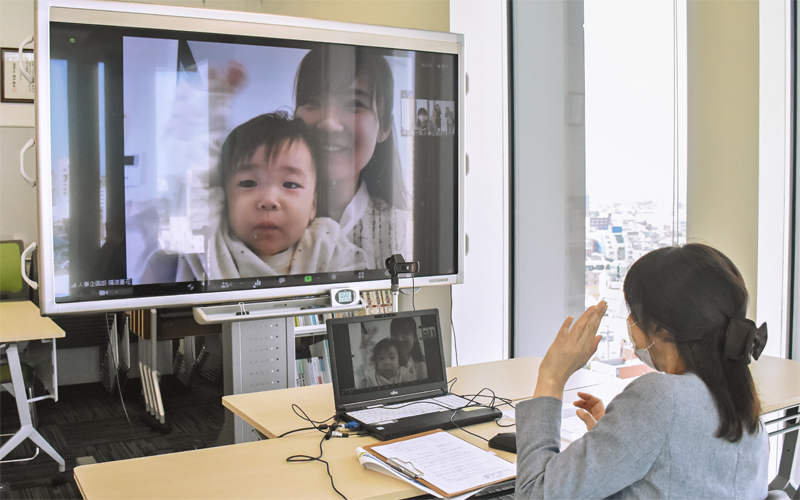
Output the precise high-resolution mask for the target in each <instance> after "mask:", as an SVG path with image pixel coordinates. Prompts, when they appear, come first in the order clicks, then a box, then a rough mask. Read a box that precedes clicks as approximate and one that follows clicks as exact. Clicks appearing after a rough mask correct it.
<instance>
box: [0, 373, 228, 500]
mask: <svg viewBox="0 0 800 500" xmlns="http://www.w3.org/2000/svg"><path fill="white" fill-rule="evenodd" d="M122 395H123V398H122V399H124V401H125V407H124V409H123V405H122V403H121V401H120V396H119V391H115V392H114V394H111V393H109V392H108V391H107V390H106V389H105V388H104V387H103V385H102V384H101V383H99V382H98V383H96V384H80V385H71V386H64V387H60V388H59V398H58V402H56V401H53V400H52V399H47V400H43V401H40V402H38V403H36V412H37V415H38V424H37V426H36V428H37V430H38V431H39V433H40V434H41V435H42V436H43V437H44V438H45V439H46V440H47V442H49V443H50V444H51V445H52V446H53V448H55V449H56V451H57V452H58V453H59V454H61V456H62V457H63V458H64V460H65V461H66V472H64V473H63V474H62V473H59V471H58V464H56V462H55V461H54V460H53V459H52V458H50V456H49V455H47V454H46V453H44V452H43V451H40V453H39V455H38V456H37V457H36V458H35V459H33V460H31V461H28V462H13V463H3V464H0V498H3V499H9V500H11V499H37V500H39V499H41V500H44V499H81V498H82V496H81V493H80V490H79V489H78V486H77V484H76V483H75V479H74V477H73V472H72V471H73V469H74V468H75V467H76V466H77V459H78V458H82V457H92V458H93V459H94V461H96V462H97V463H102V462H110V461H114V460H124V459H127V458H137V457H144V456H151V455H158V454H163V453H173V452H178V451H186V450H192V449H199V448H205V447H210V446H214V444H215V442H216V439H217V436H218V435H219V432H220V430H221V429H222V424H223V421H224V408H223V406H222V382H221V381H220V382H218V383H213V382H209V381H208V380H206V379H204V378H203V377H196V378H195V379H194V380H193V382H192V385H191V386H190V387H187V386H185V385H183V384H182V383H181V382H179V381H178V379H177V378H176V377H174V376H172V375H167V376H164V377H163V378H162V380H161V395H162V400H163V402H164V411H165V413H166V416H167V418H166V423H167V426H169V427H170V428H171V430H170V432H168V433H162V432H161V431H162V430H164V428H157V426H155V425H153V426H152V427H151V425H149V423H148V420H149V422H150V424H152V423H153V420H152V419H149V418H148V414H147V412H146V410H145V407H144V399H143V397H142V393H141V384H140V382H139V379H132V380H128V381H126V382H125V383H124V385H123V387H122ZM126 410H127V416H126ZM18 429H19V417H18V414H17V408H16V402H15V400H14V398H13V397H12V396H11V395H10V394H8V393H6V392H3V393H2V394H0V433H3V434H10V433H13V432H16V431H17V430H18ZM6 439H8V437H4V438H3V440H6ZM35 452H36V447H35V445H34V444H33V442H32V441H30V440H29V439H27V440H25V442H24V443H23V444H21V445H19V446H18V447H17V448H16V449H15V450H14V451H12V452H11V454H9V455H8V456H7V457H5V460H9V459H11V460H13V459H19V458H25V457H29V456H32V455H33V454H34V453H35Z"/></svg>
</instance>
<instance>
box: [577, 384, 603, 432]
mask: <svg viewBox="0 0 800 500" xmlns="http://www.w3.org/2000/svg"><path fill="white" fill-rule="evenodd" d="M578 397H579V398H581V399H579V400H577V401H575V402H574V403H572V404H573V405H575V406H577V407H578V408H579V409H578V410H577V411H576V412H575V413H576V414H577V415H578V418H580V419H581V420H583V422H584V423H585V424H586V429H587V430H592V428H593V427H594V426H595V425H597V421H598V420H600V419H601V418H603V415H605V414H606V407H605V406H603V401H602V400H601V399H600V398H598V397H596V396H592V395H591V394H589V393H587V392H578Z"/></svg>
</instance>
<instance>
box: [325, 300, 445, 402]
mask: <svg viewBox="0 0 800 500" xmlns="http://www.w3.org/2000/svg"><path fill="white" fill-rule="evenodd" d="M331 334H332V335H333V339H332V342H331V346H332V349H334V351H335V352H334V353H333V354H334V359H335V363H336V378H337V380H338V390H339V394H340V395H341V396H354V395H358V394H366V393H369V392H373V391H376V390H382V389H390V388H405V387H411V386H415V385H420V384H425V385H427V384H432V383H441V382H443V381H444V368H443V366H444V361H443V356H442V351H441V345H442V343H441V339H440V338H439V335H440V332H439V327H438V318H437V317H436V314H423V315H420V316H406V315H403V316H400V317H393V318H385V317H384V318H381V317H377V318H375V319H374V320H366V321H361V322H348V323H343V324H335V325H332V329H331Z"/></svg>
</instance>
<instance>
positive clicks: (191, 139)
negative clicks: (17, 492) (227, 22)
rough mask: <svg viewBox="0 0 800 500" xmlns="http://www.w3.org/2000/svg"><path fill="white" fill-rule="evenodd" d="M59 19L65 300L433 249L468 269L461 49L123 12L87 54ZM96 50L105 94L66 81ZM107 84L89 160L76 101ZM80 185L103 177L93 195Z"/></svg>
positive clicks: (366, 265)
mask: <svg viewBox="0 0 800 500" xmlns="http://www.w3.org/2000/svg"><path fill="white" fill-rule="evenodd" d="M58 29H59V28H58V27H57V26H56V28H55V31H56V34H55V35H54V36H53V40H54V42H53V51H52V52H53V61H52V62H51V72H52V77H51V79H52V80H53V82H54V83H53V85H52V91H51V93H52V102H53V104H52V106H53V113H52V115H53V120H52V125H51V128H52V136H53V138H54V139H53V143H54V144H53V148H52V150H53V185H54V189H53V191H54V199H53V206H54V213H55V214H57V215H56V218H55V219H54V221H53V228H54V240H55V248H54V255H55V273H56V295H57V297H60V298H61V299H62V301H68V300H72V299H75V300H79V299H80V298H81V297H82V296H85V295H86V294H87V293H91V290H89V291H87V290H83V289H85V288H89V289H91V288H97V287H101V288H103V287H105V288H108V287H111V286H115V285H124V286H125V287H127V288H126V289H127V290H130V291H131V292H130V293H132V294H134V295H139V294H142V293H148V292H147V290H148V288H152V287H153V286H156V285H164V284H170V283H184V282H189V283H197V284H198V286H199V287H200V288H202V290H203V291H218V290H225V289H228V288H237V287H239V288H241V287H251V283H250V282H253V283H257V284H258V285H261V284H262V283H265V284H268V286H291V285H293V284H302V281H303V279H304V277H305V276H307V275H311V274H315V275H316V274H319V275H325V276H327V277H328V280H329V281H330V282H337V281H339V282H345V281H353V280H354V279H355V278H358V279H382V278H383V277H384V268H385V265H384V262H385V259H386V258H387V257H388V256H390V255H392V254H402V255H403V256H404V257H406V259H407V260H412V259H415V260H420V261H421V262H423V265H422V274H423V275H425V274H426V271H427V274H429V275H436V274H448V273H453V272H456V269H455V268H456V262H457V258H456V255H455V253H456V252H455V251H454V248H455V245H454V243H453V238H454V237H455V234H456V227H455V224H456V220H455V216H454V214H455V213H457V207H456V203H457V200H456V199H455V198H456V194H455V193H456V179H457V177H456V172H457V153H456V151H457V147H456V123H457V120H456V114H455V113H456V100H455V99H456V98H455V95H456V92H457V87H456V78H455V75H456V68H455V62H456V57H455V56H454V55H450V54H433V53H426V52H414V51H401V50H389V49H380V48H373V47H357V46H350V45H335V44H325V43H313V42H299V41H287V40H264V39H256V40H252V39H248V38H244V37H228V38H230V39H231V40H235V42H236V43H232V42H231V41H217V40H219V39H220V38H221V36H220V35H218V36H216V38H212V37H211V36H203V35H197V37H196V38H197V39H186V37H185V34H184V35H183V38H181V37H174V36H169V34H168V33H165V32H160V31H154V30H141V29H139V30H136V29H132V28H118V29H115V30H114V29H109V30H106V31H105V32H104V33H103V34H102V36H101V35H96V36H95V38H98V37H100V38H102V37H103V36H104V37H106V38H107V40H106V45H107V47H108V48H106V49H103V48H97V47H95V50H96V51H98V52H100V53H101V55H100V56H98V57H97V60H98V61H97V62H94V61H91V62H89V63H87V62H86V59H87V57H86V55H85V53H83V54H81V55H80V56H79V55H78V53H77V49H76V48H74V47H72V46H71V45H74V44H75V38H74V37H73V38H72V41H71V42H69V43H67V42H64V43H60V42H59V40H61V39H64V38H65V35H63V34H62V36H61V37H59V36H56V35H58V33H57V32H58ZM63 29H64V30H67V29H69V30H70V32H72V33H74V32H75V30H76V28H75V25H65V26H64V28H63ZM86 29H89V30H90V29H92V27H87V28H86ZM65 33H66V31H65ZM145 35H146V36H145ZM223 38H224V37H223ZM245 42H247V43H245ZM78 43H80V39H78ZM104 50H105V53H104V52H103V51H104ZM87 64H88V65H89V66H90V67H91V68H92V71H93V72H94V71H96V74H97V75H98V83H97V86H96V91H95V92H94V93H91V92H87V91H86V90H85V89H82V90H78V89H76V88H75V86H74V85H70V82H71V81H73V80H71V72H72V71H75V70H76V69H80V68H81V67H82V66H86V65H87ZM92 74H94V73H92ZM59 82H61V83H59ZM95 99H97V100H98V101H99V105H97V104H90V105H91V107H92V108H97V115H95V116H97V119H96V121H97V124H96V125H95V129H96V132H90V133H89V135H97V138H96V139H91V140H96V142H97V144H98V148H99V153H98V155H97V156H98V160H97V161H96V163H97V166H96V167H92V168H86V164H87V163H92V161H91V160H92V159H87V158H86V157H85V154H84V153H82V150H81V151H79V150H78V147H77V146H76V144H77V143H76V139H75V140H74V139H73V138H68V139H67V138H66V137H67V136H68V135H69V134H73V133H74V132H73V130H74V129H75V127H73V123H75V121H76V120H78V116H77V115H78V114H79V113H80V112H81V111H79V110H77V109H76V107H75V106H74V105H73V103H75V102H90V101H91V102H92V103H93V102H94V100H95ZM84 119H85V117H84ZM120 142H121V144H120ZM106 149H109V150H111V149H115V150H116V151H117V153H116V156H115V154H114V153H110V152H109V151H106ZM109 159H111V160H109ZM112 160H113V161H112ZM112 171H113V172H112ZM98 178H99V179H98ZM83 181H86V182H83ZM79 184H80V185H81V186H85V185H86V184H93V185H97V187H98V188H99V191H100V195H99V200H98V202H97V203H91V202H90V200H89V198H90V197H87V198H84V197H83V195H82V194H79V193H80V189H79V188H78V187H77V186H78V185H79ZM76 195H77V196H80V197H81V199H80V200H78V199H76V198H75V197H76ZM84 200H86V201H84ZM98 212H99V220H96V224H97V226H98V227H99V233H100V234H99V235H95V234H94V233H95V232H96V231H95V230H94V229H93V228H92V227H91V224H89V226H90V227H89V230H88V234H89V238H88V239H92V240H93V239H95V238H97V240H98V244H97V245H92V244H87V243H86V241H85V240H86V239H87V238H86V237H85V235H86V234H87V230H86V229H85V228H84V229H82V230H78V229H76V225H75V223H76V217H72V214H78V215H79V216H80V215H82V214H89V213H93V215H92V218H94V219H98V217H97V215H96V214H97V213H98ZM85 225H87V224H86V223H84V226H85ZM79 241H80V243H79ZM81 249H82V250H81ZM261 278H266V279H261ZM192 289H193V288H192V287H190V288H189V290H192ZM184 292H185V291H184ZM167 293H177V292H167Z"/></svg>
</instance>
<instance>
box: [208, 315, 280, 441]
mask: <svg viewBox="0 0 800 500" xmlns="http://www.w3.org/2000/svg"><path fill="white" fill-rule="evenodd" d="M292 318H293V317H290V318H285V317H283V318H268V319H257V320H251V321H233V322H228V323H223V325H222V359H223V373H224V393H225V395H226V396H228V395H233V394H247V393H251V392H260V391H271V390H275V389H286V388H289V387H294V378H295V351H294V321H293V319H292ZM258 439H259V436H258V433H257V432H255V429H253V427H251V426H250V424H248V423H247V422H245V421H243V420H242V419H241V418H239V417H237V416H235V415H233V413H231V412H230V411H226V412H225V423H224V425H223V428H222V431H221V432H220V436H219V438H218V440H217V444H218V445H221V444H233V443H243V442H249V441H257V440H258Z"/></svg>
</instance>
